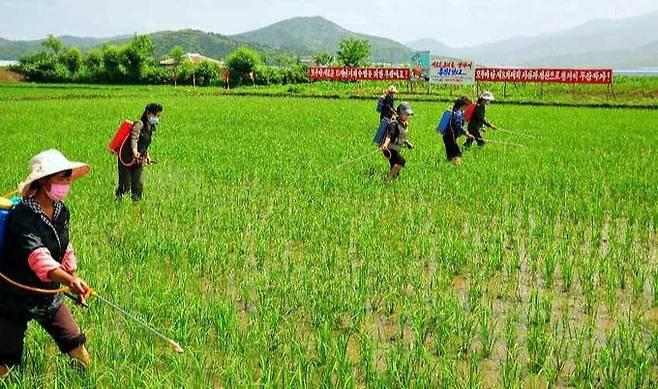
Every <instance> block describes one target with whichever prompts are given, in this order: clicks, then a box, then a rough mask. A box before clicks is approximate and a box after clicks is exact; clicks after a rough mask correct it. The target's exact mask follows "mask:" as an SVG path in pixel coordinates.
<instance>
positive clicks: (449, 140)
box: [443, 128, 462, 161]
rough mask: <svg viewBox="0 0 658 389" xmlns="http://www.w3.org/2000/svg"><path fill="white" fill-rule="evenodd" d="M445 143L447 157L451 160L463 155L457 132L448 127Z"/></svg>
mask: <svg viewBox="0 0 658 389" xmlns="http://www.w3.org/2000/svg"><path fill="white" fill-rule="evenodd" d="M443 144H445V146H446V157H447V158H448V160H449V161H451V160H453V159H455V158H457V157H461V156H462V151H461V150H459V145H458V144H457V138H456V137H455V132H454V131H453V130H452V129H450V128H449V129H447V130H446V132H445V133H444V134H443Z"/></svg>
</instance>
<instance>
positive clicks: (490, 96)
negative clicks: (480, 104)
mask: <svg viewBox="0 0 658 389" xmlns="http://www.w3.org/2000/svg"><path fill="white" fill-rule="evenodd" d="M480 98H481V99H482V100H487V101H494V100H496V99H494V95H493V93H491V92H489V91H486V92H483V93H482V96H480Z"/></svg>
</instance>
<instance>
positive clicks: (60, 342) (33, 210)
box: [0, 150, 91, 377]
mask: <svg viewBox="0 0 658 389" xmlns="http://www.w3.org/2000/svg"><path fill="white" fill-rule="evenodd" d="M30 171H31V172H30V175H29V176H28V178H27V180H25V181H24V182H23V183H22V184H20V186H19V191H20V194H21V196H22V200H21V202H20V203H19V204H18V205H17V206H16V207H15V208H14V209H13V210H12V211H11V213H10V215H9V219H8V221H7V224H6V229H5V235H4V237H0V238H3V241H2V252H1V253H0V377H4V376H6V375H8V374H9V371H10V370H11V369H12V368H14V367H16V366H19V365H20V364H21V359H22V354H23V341H24V338H25V332H26V330H27V324H28V323H29V322H30V321H32V320H34V321H36V322H37V323H39V325H40V326H41V327H43V329H44V330H46V332H48V334H50V336H51V337H52V338H53V340H54V341H55V343H56V344H57V346H58V347H59V350H60V351H61V352H62V353H64V354H68V356H69V357H71V358H73V359H74V360H75V361H77V362H79V364H81V366H82V367H88V366H89V365H90V363H91V359H90V357H89V354H88V353H87V350H86V348H85V346H84V345H85V336H84V334H83V333H82V332H81V331H80V328H78V326H77V325H76V323H75V321H74V319H73V316H72V315H71V311H69V308H68V307H67V306H66V305H65V304H64V303H63V300H64V295H63V294H62V293H59V292H62V289H60V287H61V285H62V284H63V285H65V286H66V287H67V288H68V289H69V290H70V292H71V293H74V294H76V295H78V296H79V297H78V298H79V300H78V301H79V302H80V303H84V299H85V297H87V296H88V295H89V294H90V292H91V290H90V289H89V287H88V286H87V284H86V283H85V282H84V281H83V280H81V279H80V278H78V276H77V273H76V271H77V264H76V258H75V254H74V252H73V246H72V245H71V243H70V242H69V210H68V209H67V208H66V206H65V205H64V203H63V202H62V200H64V198H65V197H66V195H67V194H68V193H69V188H70V185H71V182H72V181H74V180H75V179H77V178H79V177H81V176H83V175H85V174H87V173H88V172H89V166H88V165H86V164H83V163H78V162H71V161H69V160H68V159H66V157H64V156H63V155H62V154H61V153H60V152H59V151H57V150H48V151H44V152H43V153H41V154H39V155H37V156H35V157H34V158H33V159H32V160H31V161H30Z"/></svg>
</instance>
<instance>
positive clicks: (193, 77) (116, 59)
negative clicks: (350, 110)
mask: <svg viewBox="0 0 658 389" xmlns="http://www.w3.org/2000/svg"><path fill="white" fill-rule="evenodd" d="M42 46H43V50H42V51H41V52H39V53H37V54H32V55H28V56H25V57H22V58H21V59H20V61H19V63H18V65H15V66H13V70H15V71H17V72H19V73H21V74H23V75H24V76H26V77H27V79H28V80H30V81H36V82H74V83H99V84H175V85H181V84H183V85H190V84H192V83H193V82H194V83H195V84H196V85H200V86H208V85H215V86H225V75H228V76H229V83H230V86H231V87H234V86H239V85H252V84H253V85H270V84H299V83H306V82H309V79H308V67H307V66H306V65H305V64H301V63H300V62H299V60H297V59H295V58H293V57H289V56H286V55H277V56H275V57H273V58H270V59H269V61H268V62H269V63H265V62H264V59H263V58H262V57H261V56H260V55H259V53H258V52H256V51H254V50H252V49H250V48H247V47H241V48H239V49H237V50H235V51H234V52H233V53H231V54H229V55H228V56H227V57H226V59H225V61H224V64H223V66H220V64H218V63H217V62H214V61H208V60H203V61H201V62H198V63H193V62H191V61H190V60H189V59H188V58H187V56H186V55H185V51H184V50H183V49H182V48H181V47H179V46H176V47H174V48H173V49H172V50H171V51H170V52H169V54H168V55H166V56H164V57H163V58H160V59H157V58H156V57H155V55H154V53H155V45H154V44H153V42H152V41H151V39H150V38H149V37H148V36H145V35H136V36H135V37H134V38H133V39H132V40H130V41H129V42H128V43H126V44H123V45H111V44H106V45H104V46H103V47H102V48H95V49H91V50H89V51H87V52H86V53H83V52H81V51H80V49H78V48H76V47H65V46H64V44H63V43H62V41H61V40H59V39H57V38H56V37H54V36H52V35H51V36H49V37H48V39H46V40H44V41H43V43H42ZM369 56H370V46H369V43H368V41H364V40H357V39H348V40H345V41H342V42H340V50H339V51H338V52H337V53H336V57H334V56H333V55H332V54H330V53H326V52H323V53H318V54H317V55H316V57H315V62H316V64H317V65H322V66H329V65H342V66H364V65H367V63H366V62H365V61H366V59H367V58H368V57H369ZM164 59H169V61H168V65H167V66H162V65H160V62H161V61H162V60H164Z"/></svg>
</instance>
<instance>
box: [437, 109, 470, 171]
mask: <svg viewBox="0 0 658 389" xmlns="http://www.w3.org/2000/svg"><path fill="white" fill-rule="evenodd" d="M470 103H471V101H470V99H468V98H467V97H464V96H462V97H460V98H458V99H457V100H455V103H454V105H453V106H452V116H451V118H450V124H449V126H448V128H447V130H446V131H445V132H444V133H443V143H444V144H445V148H446V156H447V158H448V161H450V162H452V163H454V164H455V165H459V164H460V163H461V157H462V152H461V150H460V149H459V145H458V144H457V138H459V137H460V136H462V135H465V136H466V137H467V138H468V139H469V140H473V139H474V136H473V135H471V134H470V133H469V132H468V131H464V110H465V109H466V106H467V105H468V104H470Z"/></svg>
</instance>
